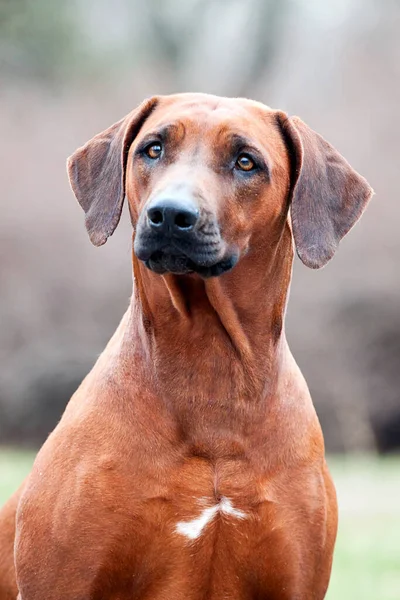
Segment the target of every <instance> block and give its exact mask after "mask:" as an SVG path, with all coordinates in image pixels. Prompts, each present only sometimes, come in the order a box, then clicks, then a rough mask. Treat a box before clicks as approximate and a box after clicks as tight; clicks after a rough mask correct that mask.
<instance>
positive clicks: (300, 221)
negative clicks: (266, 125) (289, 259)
mask: <svg viewBox="0 0 400 600" xmlns="http://www.w3.org/2000/svg"><path fill="white" fill-rule="evenodd" d="M278 120H279V122H280V126H281V128H282V131H283V134H284V138H285V141H286V144H287V147H288V150H289V155H290V159H291V163H292V166H291V168H292V177H291V191H290V195H291V198H290V200H291V205H290V211H291V219H292V229H293V237H294V241H295V244H296V250H297V254H298V255H299V257H300V259H301V260H302V262H303V263H304V264H305V265H307V266H308V267H311V268H312V269H319V268H320V267H323V266H324V265H325V264H326V263H327V262H328V261H329V260H330V259H331V258H332V257H333V255H334V253H335V251H336V249H337V247H338V245H339V242H340V240H341V239H342V238H343V237H344V236H345V235H346V233H348V232H349V231H350V229H351V228H352V227H353V225H354V224H355V223H356V222H357V221H358V219H359V218H360V217H361V215H362V213H363V211H364V209H365V208H366V206H367V204H368V201H369V200H370V198H371V196H372V194H373V190H372V188H371V187H370V186H369V184H368V182H367V181H366V180H365V179H364V177H361V175H359V174H358V173H357V172H356V171H355V170H354V169H352V167H351V166H350V165H349V163H348V162H347V161H346V160H345V159H344V158H343V156H341V155H340V154H339V152H338V151H337V150H335V148H333V147H332V146H331V145H330V144H328V142H326V141H325V140H324V139H323V138H322V137H321V136H320V135H318V134H317V133H315V131H313V130H312V129H311V128H310V127H308V126H307V125H306V124H305V123H303V121H302V120H301V119H299V118H298V117H292V118H289V117H288V116H287V115H286V114H285V113H278Z"/></svg>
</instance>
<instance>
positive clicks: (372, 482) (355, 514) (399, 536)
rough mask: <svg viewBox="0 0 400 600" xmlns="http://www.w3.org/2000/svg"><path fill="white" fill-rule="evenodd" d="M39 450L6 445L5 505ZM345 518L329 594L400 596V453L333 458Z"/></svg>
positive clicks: (351, 599) (2, 465)
mask: <svg viewBox="0 0 400 600" xmlns="http://www.w3.org/2000/svg"><path fill="white" fill-rule="evenodd" d="M33 457H34V455H33V454H32V453H29V452H19V451H13V450H1V451H0V505H1V504H2V503H3V502H4V501H5V500H6V499H7V497H8V496H10V495H11V493H12V492H13V491H14V490H15V489H16V488H17V487H18V485H19V484H20V482H21V481H22V480H23V478H24V477H25V475H26V474H27V473H28V472H29V469H30V466H31V464H32V461H33ZM329 465H330V468H331V471H332V473H333V477H334V480H335V484H336V488H337V492H338V499H339V507H340V524H339V534H338V539H337V544H336V550H335V559H334V566H333V573H332V579H331V584H330V588H329V592H328V594H327V597H326V600H399V599H400V457H398V458H389V459H379V458H374V457H367V458H357V457H356V458H354V457H351V458H336V457H332V458H331V459H330V460H329Z"/></svg>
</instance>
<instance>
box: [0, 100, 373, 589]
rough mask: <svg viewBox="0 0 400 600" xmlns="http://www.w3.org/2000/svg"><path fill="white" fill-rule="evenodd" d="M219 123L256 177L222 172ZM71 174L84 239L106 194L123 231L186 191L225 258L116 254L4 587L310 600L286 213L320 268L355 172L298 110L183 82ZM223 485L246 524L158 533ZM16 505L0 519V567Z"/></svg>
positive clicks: (312, 526) (331, 495) (344, 227)
mask: <svg viewBox="0 0 400 600" xmlns="http://www.w3.org/2000/svg"><path fill="white" fill-rule="evenodd" d="M171 124H172V125H173V127H172V128H171V127H170V128H169V133H168V136H169V137H168V140H167V142H166V143H167V146H166V157H169V158H168V159H167V158H166V159H165V162H164V163H163V167H161V166H160V167H159V168H154V169H149V168H148V167H146V165H145V164H144V162H143V161H141V160H140V159H139V158H138V155H137V154H136V152H135V151H136V149H137V148H138V144H140V142H141V140H143V138H144V137H145V136H146V135H148V134H149V132H154V131H155V130H158V129H159V128H160V127H163V126H165V125H171ZM232 131H235V132H237V133H238V134H242V135H245V136H246V137H247V138H249V139H250V140H251V141H252V143H253V144H254V145H255V146H257V148H258V150H259V152H260V153H261V154H262V156H263V158H264V159H265V162H266V163H267V164H268V170H269V172H268V174H266V173H263V174H259V175H257V176H254V177H253V178H248V179H243V180H241V181H237V180H234V179H233V178H232V176H231V175H230V174H229V173H228V171H227V170H224V168H222V167H221V165H222V164H223V163H224V161H226V160H228V159H227V157H226V156H225V154H226V153H227V152H228V148H229V139H228V138H229V134H230V132H232ZM69 174H70V178H71V184H72V188H73V190H74V192H75V194H76V196H77V198H78V200H79V202H80V204H81V205H82V207H83V208H84V210H85V212H86V223H87V227H88V231H89V234H90V236H91V239H92V241H93V242H94V243H95V244H97V245H100V244H102V243H104V242H105V241H106V239H107V237H108V236H109V235H111V234H112V232H113V231H114V229H115V227H116V225H117V223H118V220H119V216H120V212H121V208H122V201H123V196H124V190H125V192H126V197H127V200H128V202H129V208H130V212H131V217H132V221H133V224H134V225H136V223H137V222H138V219H139V217H140V215H141V214H142V211H143V208H144V207H145V206H146V204H147V202H148V199H149V198H150V196H151V194H152V193H153V192H154V190H162V189H167V188H169V187H170V186H173V185H174V186H175V188H177V187H179V186H181V187H182V186H188V187H189V188H190V190H191V193H192V194H193V195H195V196H196V198H197V200H198V203H199V205H200V206H201V209H202V211H203V212H204V213H205V214H212V215H216V217H217V219H218V223H219V224H220V228H221V235H222V238H223V243H224V246H223V247H224V249H226V250H227V249H234V250H235V252H238V253H239V254H240V260H239V262H238V264H237V265H236V266H235V267H234V268H233V269H232V270H231V271H229V272H227V273H225V274H224V275H222V276H221V277H217V278H211V279H202V278H200V277H199V276H198V275H194V274H193V275H173V274H171V273H167V274H165V275H157V274H155V273H153V272H151V271H150V270H148V269H147V268H146V267H145V266H144V265H143V264H142V263H141V262H140V261H139V260H138V259H137V258H136V256H135V255H134V254H133V272H134V290H133V296H132V300H131V304H130V307H129V309H128V311H127V313H126V314H125V316H124V318H123V320H122V322H121V324H120V326H119V328H118V329H117V331H116V333H115V335H114V336H113V338H112V339H111V341H110V343H109V344H108V346H107V348H106V350H105V351H104V352H103V354H102V355H101V357H100V358H99V360H98V362H97V364H96V365H95V367H94V368H93V370H92V371H91V372H90V373H89V375H88V376H87V377H86V379H85V380H84V382H83V383H82V385H81V387H80V388H79V389H78V391H77V392H76V394H75V395H74V396H73V398H72V399H71V401H70V403H69V404H68V407H67V409H66V411H65V413H64V416H63V418H62V420H61V422H60V423H59V425H58V426H57V427H56V429H55V430H54V432H53V433H52V434H51V435H50V437H49V439H48V440H47V442H46V443H45V444H44V446H43V448H42V449H41V451H40V452H39V454H38V456H37V459H36V461H35V464H34V467H33V470H32V473H31V475H30V476H29V478H28V480H27V482H26V484H25V486H24V488H23V492H22V494H21V498H20V500H19V505H18V510H17V518H16V536H15V564H16V575H17V582H18V587H19V590H20V598H21V599H22V600H43V599H44V598H46V600H53V599H54V600H56V599H61V598H63V600H64V599H66V598H69V599H71V600H72V599H74V600H78V599H79V600H81V599H89V598H91V599H100V598H113V599H119V600H122V599H125V598H126V599H128V598H129V599H130V600H132V599H141V600H142V599H143V600H144V599H146V600H150V599H151V600H161V599H162V600H164V599H166V598H168V599H169V600H178V599H181V600H184V599H186V600H188V599H191V600H200V599H201V600H203V599H204V600H206V599H209V600H213V599H218V600H220V599H222V598H226V599H228V598H229V599H231V600H250V599H259V600H261V599H269V600H322V599H323V598H324V596H325V593H326V589H327V586H328V582H329V576H330V571H331V564H332V555H333V547H334V542H335V537H336V529H337V507H336V496H335V491H334V487H333V484H332V482H331V478H330V476H329V473H328V471H327V467H326V464H325V458H324V444H323V437H322V433H321V429H320V426H319V423H318V419H317V416H316V414H315V411H314V407H313V404H312V401H311V398H310V395H309V392H308V389H307V386H306V383H305V381H304V379H303V377H302V375H301V373H300V371H299V369H298V367H297V365H296V363H295V361H294V359H293V357H292V355H291V353H290V350H289V348H288V345H287V342H286V338H285V334H284V314H285V307H286V301H287V293H288V287H289V283H290V278H291V271H292V260H293V241H292V232H291V222H290V219H289V217H288V214H289V209H291V218H292V221H293V233H294V238H295V242H296V245H297V251H298V252H299V255H300V257H301V258H302V260H303V261H304V262H305V263H306V264H308V265H309V266H311V267H318V266H321V265H323V264H325V263H326V262H327V261H328V260H329V259H330V258H331V256H332V255H333V252H334V250H335V248H336V246H337V244H338V243H339V241H340V238H341V237H343V235H344V234H345V233H346V232H347V231H348V230H349V229H350V228H351V227H352V225H353V224H354V222H355V221H356V220H357V218H358V217H359V216H360V214H361V212H362V210H363V208H364V207H365V205H366V203H367V201H368V199H369V197H370V195H371V190H370V188H369V186H368V184H367V183H366V182H365V180H364V179H362V178H361V177H360V176H359V175H358V174H356V173H355V172H354V171H353V170H352V169H351V168H350V167H349V165H348V164H347V163H346V162H345V161H344V159H343V158H342V157H341V156H340V155H339V154H338V153H337V152H336V151H335V150H334V149H333V148H332V147H331V146H329V145H328V144H327V143H326V142H325V141H324V140H322V138H320V137H319V136H317V134H315V133H314V132H312V130H311V129H309V128H308V127H307V126H306V125H305V124H304V123H302V122H301V121H300V120H298V119H296V118H294V119H289V118H288V117H287V116H286V115H284V114H283V113H281V112H279V111H274V110H272V109H269V108H268V107H266V106H264V105H261V104H258V103H256V102H251V101H249V100H241V99H235V100H233V99H222V98H217V97H213V96H206V95H200V94H192V95H191V94H182V95H177V96H171V97H160V98H154V99H152V100H150V101H147V102H146V103H144V104H143V105H141V107H139V109H137V110H136V111H133V112H132V113H131V114H130V115H128V117H126V118H125V119H124V120H122V121H120V122H119V123H118V124H116V125H114V126H112V127H111V128H109V129H108V130H106V132H104V133H103V134H99V136H96V138H94V139H93V140H91V141H90V142H88V144H86V146H85V147H84V148H83V149H80V150H78V151H77V152H76V153H75V154H74V155H73V156H72V157H71V159H70V160H69ZM222 497H227V498H229V499H230V500H231V501H232V503H233V505H234V507H235V509H237V510H241V511H243V512H244V513H245V514H246V518H245V519H241V520H238V519H236V520H235V518H233V517H231V516H229V515H225V514H222V513H221V514H218V515H217V516H216V517H215V519H214V520H213V521H212V522H211V523H209V525H207V527H206V528H205V529H204V530H203V532H202V534H201V536H200V537H199V538H198V539H197V540H193V541H189V540H187V539H186V538H184V537H183V536H182V535H180V534H179V533H177V532H176V531H175V526H176V524H177V522H179V521H188V520H192V519H195V518H196V517H198V516H199V514H200V513H201V511H202V508H201V506H200V505H199V501H200V500H202V501H203V502H207V503H209V505H210V506H211V505H213V504H215V503H218V502H219V501H220V500H221V498H222ZM16 504H17V502H16V500H12V501H11V510H10V508H9V506H10V505H9V506H8V507H7V506H6V507H5V509H3V513H2V516H1V518H0V526H1V527H3V532H5V534H3V537H2V538H0V541H1V543H2V544H4V546H3V547H4V548H5V549H6V555H7V556H6V562H7V564H8V565H10V560H11V559H10V552H11V546H12V540H11V537H12V535H13V531H14V528H13V526H11V525H12V524H13V520H14V517H13V514H14V512H15V506H16ZM4 523H5V525H4ZM7 523H8V525H7ZM4 539H5V541H3V540H4ZM3 554H4V552H3ZM1 578H2V579H1ZM0 580H1V581H3V588H1V587H0V599H1V600H5V599H7V600H8V599H9V598H12V597H15V590H16V584H15V578H14V575H12V576H11V572H10V568H9V566H8V567H7V569H6V572H4V569H3V571H2V570H1V566H0ZM7 586H8V588H7ZM6 589H8V592H7V591H3V590H6Z"/></svg>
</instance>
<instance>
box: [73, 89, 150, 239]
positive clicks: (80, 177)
mask: <svg viewBox="0 0 400 600" xmlns="http://www.w3.org/2000/svg"><path fill="white" fill-rule="evenodd" d="M157 103H158V98H150V99H149V100H145V101H144V102H142V104H141V105H140V106H138V108H136V109H135V110H133V111H132V112H131V113H129V114H128V115H127V116H126V117H125V118H124V119H121V121H118V123H114V125H111V127H109V128H108V129H106V130H105V131H103V132H102V133H99V134H98V135H96V136H95V137H94V138H92V139H91V140H89V141H88V142H87V143H86V144H85V145H84V146H82V148H78V150H76V151H75V152H74V154H73V155H72V156H70V157H69V158H68V161H67V169H68V176H69V181H70V184H71V187H72V190H73V192H74V194H75V196H76V198H77V200H78V202H79V204H80V205H81V206H82V208H83V210H84V211H85V223H86V229H87V231H88V233H89V237H90V240H91V242H92V243H93V244H94V245H95V246H101V245H102V244H104V243H105V242H106V241H107V239H108V238H109V237H110V235H112V234H113V233H114V230H115V228H116V227H117V225H118V223H119V219H120V217H121V211H122V205H123V202H124V197H125V169H126V162H127V158H128V151H129V148H130V146H131V144H132V142H133V140H134V139H135V137H136V135H137V134H138V133H139V130H140V128H141V126H142V125H143V123H144V121H145V120H146V119H147V118H148V116H149V115H150V113H151V112H152V111H153V110H154V108H155V107H156V105H157Z"/></svg>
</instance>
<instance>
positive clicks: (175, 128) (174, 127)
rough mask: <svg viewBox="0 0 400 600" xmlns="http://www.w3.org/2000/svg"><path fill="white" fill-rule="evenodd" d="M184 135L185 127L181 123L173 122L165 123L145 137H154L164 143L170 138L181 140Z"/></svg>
mask: <svg viewBox="0 0 400 600" xmlns="http://www.w3.org/2000/svg"><path fill="white" fill-rule="evenodd" d="M185 135H186V127H185V125H184V123H183V122H182V121H174V122H173V123H166V124H165V125H161V126H160V127H159V128H158V129H155V130H154V131H153V132H150V133H148V134H147V135H146V139H147V138H151V137H152V136H153V137H154V136H156V137H159V138H161V139H162V140H164V141H168V140H169V139H171V137H172V136H174V138H175V139H176V140H177V141H178V140H179V141H181V140H183V138H184V137H185Z"/></svg>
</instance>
